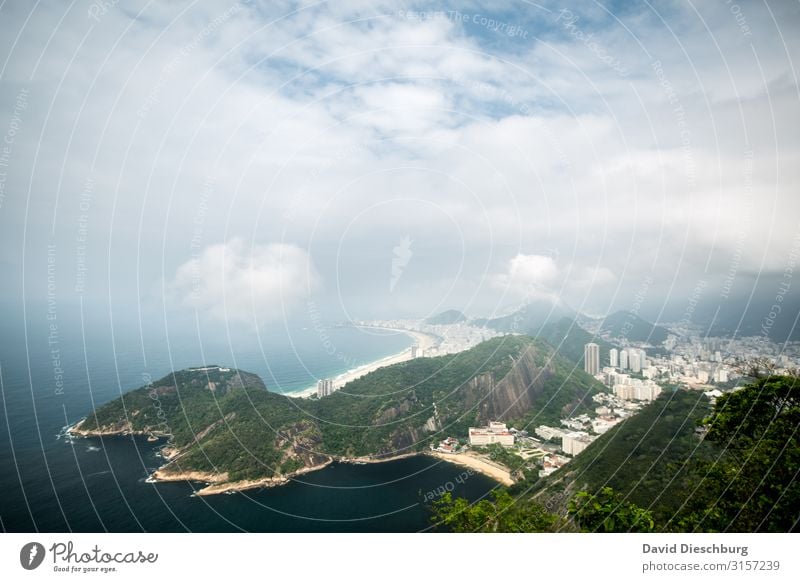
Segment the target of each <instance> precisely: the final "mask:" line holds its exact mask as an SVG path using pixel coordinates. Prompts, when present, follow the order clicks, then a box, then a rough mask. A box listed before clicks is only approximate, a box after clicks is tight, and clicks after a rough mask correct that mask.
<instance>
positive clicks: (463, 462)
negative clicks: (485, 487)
mask: <svg viewBox="0 0 800 582" xmlns="http://www.w3.org/2000/svg"><path fill="white" fill-rule="evenodd" d="M84 420H85V419H81V420H80V421H78V422H76V423H75V424H74V425H72V426H71V427H69V428H68V429H67V431H66V432H67V434H71V435H74V436H77V437H80V438H98V437H100V438H102V437H104V436H148V435H149V433H144V432H130V431H126V430H116V431H82V430H80V425H81V424H82V423H83V421H84ZM162 451H163V453H162V454H163V458H164V459H165V460H166V461H167V462H166V463H164V464H163V465H161V466H160V467H158V469H156V470H155V471H153V473H152V474H151V475H150V476H148V477H147V479H146V480H145V482H147V483H150V484H154V485H155V484H158V483H170V482H172V483H174V482H195V483H204V484H205V486H204V487H202V488H200V489H198V490H196V491H195V492H194V493H193V495H197V496H201V497H202V496H207V495H219V494H223V493H235V492H240V491H247V490H250V489H261V488H268V487H279V486H281V485H286V484H287V483H290V482H291V481H292V480H294V478H295V477H298V476H300V475H305V474H306V473H311V472H314V471H319V470H321V469H324V468H326V467H329V466H330V465H332V464H333V463H343V464H351V465H371V464H378V463H390V462H392V461H400V460H403V459H409V458H411V457H417V456H420V455H427V456H430V457H433V458H435V459H438V460H440V461H445V462H448V463H452V464H454V465H459V466H462V467H467V468H469V469H472V470H474V471H476V472H478V473H481V474H482V475H484V476H486V477H489V478H490V479H493V480H494V481H497V482H498V483H500V484H501V485H505V486H506V487H510V486H511V485H513V484H514V483H515V481H514V479H513V478H512V477H511V473H510V472H509V471H508V470H507V469H503V468H501V467H500V466H499V465H497V464H495V463H490V462H489V461H487V460H486V459H484V458H482V457H480V456H477V455H472V454H469V453H456V454H446V453H440V452H437V451H422V452H409V453H403V454H400V455H394V456H391V457H377V458H376V457H336V456H330V455H328V456H327V460H326V461H325V462H324V463H321V464H319V465H313V466H311V467H303V468H301V469H298V470H297V471H293V472H292V473H290V474H288V475H281V476H279V477H263V478H260V479H247V480H241V481H228V474H227V473H209V472H204V471H193V470H187V471H179V472H175V473H170V472H165V471H164V468H165V467H167V465H169V464H170V462H171V461H172V460H174V458H175V457H176V456H178V454H179V453H180V451H179V450H177V449H175V448H174V447H172V446H170V445H169V444H166V445H164V447H162Z"/></svg>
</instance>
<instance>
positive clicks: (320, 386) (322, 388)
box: [317, 379, 333, 398]
mask: <svg viewBox="0 0 800 582" xmlns="http://www.w3.org/2000/svg"><path fill="white" fill-rule="evenodd" d="M331 394H333V380H327V379H323V380H318V381H317V396H318V397H319V398H322V397H323V396H330V395H331Z"/></svg>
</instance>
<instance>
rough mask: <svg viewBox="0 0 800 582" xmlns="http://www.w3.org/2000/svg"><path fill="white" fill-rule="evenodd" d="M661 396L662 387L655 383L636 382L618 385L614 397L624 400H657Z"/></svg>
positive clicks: (615, 387)
mask: <svg viewBox="0 0 800 582" xmlns="http://www.w3.org/2000/svg"><path fill="white" fill-rule="evenodd" d="M659 394H661V386H659V385H658V384H656V383H655V382H651V381H645V382H642V381H641V380H635V381H634V382H633V383H631V384H616V385H615V386H614V396H616V397H617V398H621V399H622V400H647V401H650V400H655V399H656V398H658V395H659Z"/></svg>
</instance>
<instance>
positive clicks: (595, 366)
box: [583, 343, 600, 376]
mask: <svg viewBox="0 0 800 582" xmlns="http://www.w3.org/2000/svg"><path fill="white" fill-rule="evenodd" d="M583 369H584V370H585V371H586V373H587V374H591V375H592V376H596V375H597V374H599V373H600V346H598V345H597V344H595V343H588V344H586V345H585V346H583Z"/></svg>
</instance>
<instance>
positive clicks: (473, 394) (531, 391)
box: [464, 346, 554, 422]
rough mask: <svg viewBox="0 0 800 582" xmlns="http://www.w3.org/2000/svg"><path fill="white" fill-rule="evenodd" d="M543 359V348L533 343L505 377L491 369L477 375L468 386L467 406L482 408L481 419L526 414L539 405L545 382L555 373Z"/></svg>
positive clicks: (478, 409) (512, 418)
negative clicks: (540, 363)
mask: <svg viewBox="0 0 800 582" xmlns="http://www.w3.org/2000/svg"><path fill="white" fill-rule="evenodd" d="M540 360H541V354H540V353H539V350H538V349H537V347H536V346H531V347H529V348H527V349H526V350H525V351H523V352H522V353H521V354H520V356H519V357H518V358H517V359H516V360H515V361H514V364H513V366H512V368H511V371H509V372H508V374H506V375H505V376H504V377H502V378H495V377H494V375H493V374H492V373H491V372H487V373H485V374H480V375H478V376H475V377H474V378H473V379H472V380H470V381H469V383H468V384H467V385H466V386H465V387H464V397H465V399H466V404H467V406H468V407H469V408H471V409H472V408H474V409H476V410H477V411H478V415H477V417H478V420H479V421H481V422H487V421H489V420H506V421H509V420H514V419H519V418H522V417H523V416H525V415H526V414H527V413H528V412H529V411H530V410H531V409H532V408H533V407H534V406H535V405H536V403H537V399H538V397H539V396H540V395H541V393H542V391H543V388H544V383H545V382H546V381H547V380H548V379H549V378H551V377H552V375H553V373H554V372H553V370H552V369H551V368H550V367H549V366H548V365H544V366H540V365H538V363H539V361H540Z"/></svg>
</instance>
